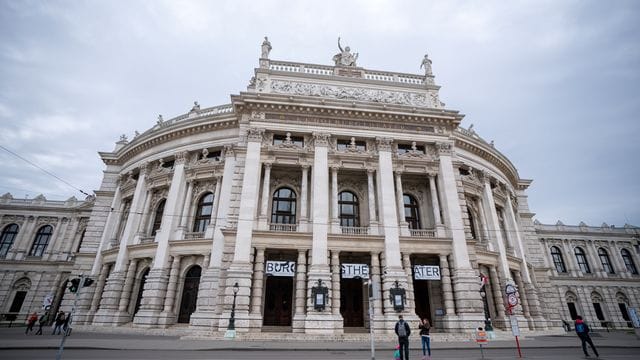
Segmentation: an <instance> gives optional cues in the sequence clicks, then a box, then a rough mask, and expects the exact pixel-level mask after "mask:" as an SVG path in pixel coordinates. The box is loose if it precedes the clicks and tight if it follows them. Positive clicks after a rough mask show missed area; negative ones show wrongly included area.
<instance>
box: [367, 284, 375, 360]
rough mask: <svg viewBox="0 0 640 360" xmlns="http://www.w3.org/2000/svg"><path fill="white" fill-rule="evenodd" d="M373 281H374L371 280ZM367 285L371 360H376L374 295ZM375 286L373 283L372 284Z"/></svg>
mask: <svg viewBox="0 0 640 360" xmlns="http://www.w3.org/2000/svg"><path fill="white" fill-rule="evenodd" d="M370 281H373V280H370ZM366 284H367V295H368V296H369V337H370V338H371V360H376V348H375V343H374V339H373V294H371V293H370V290H371V289H369V284H368V282H367V283H366ZM371 284H372V286H373V283H371Z"/></svg>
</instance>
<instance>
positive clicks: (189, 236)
mask: <svg viewBox="0 0 640 360" xmlns="http://www.w3.org/2000/svg"><path fill="white" fill-rule="evenodd" d="M184 239H185V240H197V239H204V232H186V233H184Z"/></svg>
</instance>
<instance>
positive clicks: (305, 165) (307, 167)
mask: <svg viewBox="0 0 640 360" xmlns="http://www.w3.org/2000/svg"><path fill="white" fill-rule="evenodd" d="M300 167H301V168H302V170H305V171H309V169H310V168H311V165H309V164H307V163H303V164H300Z"/></svg>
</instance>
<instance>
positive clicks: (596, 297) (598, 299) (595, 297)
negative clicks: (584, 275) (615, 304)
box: [591, 289, 604, 303]
mask: <svg viewBox="0 0 640 360" xmlns="http://www.w3.org/2000/svg"><path fill="white" fill-rule="evenodd" d="M591 302H592V303H603V302H604V297H602V294H600V292H599V291H598V290H596V289H594V290H593V291H592V292H591Z"/></svg>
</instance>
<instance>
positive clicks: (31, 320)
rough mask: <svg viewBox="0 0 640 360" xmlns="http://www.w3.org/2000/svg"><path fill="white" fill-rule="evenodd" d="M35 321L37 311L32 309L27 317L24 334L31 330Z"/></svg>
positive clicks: (36, 319)
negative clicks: (31, 312)
mask: <svg viewBox="0 0 640 360" xmlns="http://www.w3.org/2000/svg"><path fill="white" fill-rule="evenodd" d="M36 321H38V313H37V312H35V311H34V312H33V314H31V315H29V317H28V318H27V328H26V329H25V331H24V334H25V335H27V334H28V333H30V332H32V331H33V325H35V323H36Z"/></svg>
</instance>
